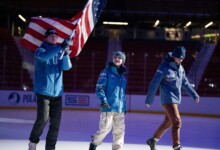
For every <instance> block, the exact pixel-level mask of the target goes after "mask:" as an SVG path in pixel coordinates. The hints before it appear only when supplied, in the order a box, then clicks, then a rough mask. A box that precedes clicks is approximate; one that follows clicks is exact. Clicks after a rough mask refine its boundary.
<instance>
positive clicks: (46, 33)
mask: <svg viewBox="0 0 220 150" xmlns="http://www.w3.org/2000/svg"><path fill="white" fill-rule="evenodd" d="M50 34H56V35H57V32H56V30H54V29H52V28H49V29H47V31H46V32H45V34H44V37H48V36H49V35H50Z"/></svg>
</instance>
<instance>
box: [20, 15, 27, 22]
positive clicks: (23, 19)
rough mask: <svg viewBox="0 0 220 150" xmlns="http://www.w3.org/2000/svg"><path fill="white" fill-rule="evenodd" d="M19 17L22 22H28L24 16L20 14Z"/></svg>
mask: <svg viewBox="0 0 220 150" xmlns="http://www.w3.org/2000/svg"><path fill="white" fill-rule="evenodd" d="M18 17H19V18H20V19H21V20H22V21H24V22H26V19H25V18H24V17H23V16H22V15H20V14H19V15H18Z"/></svg>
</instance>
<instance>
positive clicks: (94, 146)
mask: <svg viewBox="0 0 220 150" xmlns="http://www.w3.org/2000/svg"><path fill="white" fill-rule="evenodd" d="M96 147H97V146H96V145H94V144H92V143H90V145H89V150H96Z"/></svg>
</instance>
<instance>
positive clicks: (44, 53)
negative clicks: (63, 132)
mask: <svg viewBox="0 0 220 150" xmlns="http://www.w3.org/2000/svg"><path fill="white" fill-rule="evenodd" d="M44 39H45V40H44V42H43V43H42V44H41V46H40V47H39V48H37V49H36V51H35V78H34V94H35V95H36V97H37V118H36V121H35V123H34V125H33V128H32V131H31V133H30V137H29V140H30V143H29V148H28V150H36V145H37V143H38V142H39V141H40V136H41V134H42V132H43V130H44V127H45V125H46V124H47V122H48V120H49V119H50V126H49V130H48V132H47V137H46V146H45V150H55V146H56V142H57V137H58V132H59V127H60V121H61V112H62V94H63V71H64V70H69V69H70V68H71V67H72V63H71V61H70V57H69V53H68V47H69V43H70V41H71V40H70V39H69V38H66V39H64V41H63V42H62V43H61V44H57V39H58V35H57V32H56V30H55V29H52V28H49V29H47V30H46V32H45V34H44ZM62 51H64V56H63V57H62V59H60V55H61V54H62Z"/></svg>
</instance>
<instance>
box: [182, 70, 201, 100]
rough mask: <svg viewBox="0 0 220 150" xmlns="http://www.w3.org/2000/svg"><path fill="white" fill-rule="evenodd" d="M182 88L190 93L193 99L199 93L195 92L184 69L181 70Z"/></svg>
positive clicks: (197, 96)
mask: <svg viewBox="0 0 220 150" xmlns="http://www.w3.org/2000/svg"><path fill="white" fill-rule="evenodd" d="M182 88H183V89H184V90H185V91H186V92H187V93H188V94H189V95H190V96H192V97H193V99H194V100H195V99H196V98H199V95H198V94H197V93H196V91H195V90H194V88H193V86H192V84H190V83H189V81H188V79H187V77H186V75H185V71H184V72H183V79H182Z"/></svg>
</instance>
